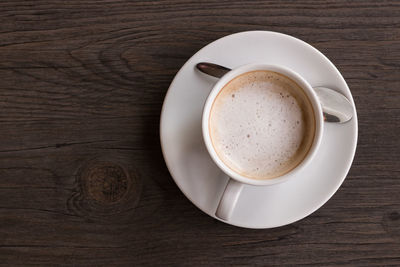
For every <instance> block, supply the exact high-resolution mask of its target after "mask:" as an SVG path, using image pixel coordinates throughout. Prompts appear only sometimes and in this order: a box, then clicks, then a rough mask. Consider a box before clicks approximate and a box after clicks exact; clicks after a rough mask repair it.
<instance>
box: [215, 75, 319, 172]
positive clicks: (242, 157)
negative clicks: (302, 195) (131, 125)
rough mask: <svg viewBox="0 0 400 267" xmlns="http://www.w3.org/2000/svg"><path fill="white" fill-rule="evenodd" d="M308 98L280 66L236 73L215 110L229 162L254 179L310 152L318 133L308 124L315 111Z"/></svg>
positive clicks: (221, 151) (220, 148)
mask: <svg viewBox="0 0 400 267" xmlns="http://www.w3.org/2000/svg"><path fill="white" fill-rule="evenodd" d="M300 94H302V95H300ZM305 100H306V101H307V100H308V99H307V98H306V97H305V94H304V92H303V91H302V89H301V87H299V85H297V84H296V83H295V82H294V81H292V80H290V79H289V78H287V77H286V76H283V75H281V74H278V73H276V72H271V71H253V72H249V73H246V74H242V75H241V76H239V77H237V78H235V79H234V80H232V81H231V82H230V83H229V84H228V85H226V86H225V87H224V88H223V89H222V91H221V92H220V94H219V95H218V96H217V98H216V100H215V102H214V104H213V107H212V110H211V117H210V133H211V139H212V143H213V146H214V148H215V150H216V152H217V154H218V155H219V157H220V158H221V159H222V160H223V161H224V162H225V164H226V165H227V166H228V167H230V168H231V169H233V170H234V171H236V172H238V173H241V174H242V175H245V176H248V177H250V178H254V179H268V178H274V177H277V176H280V175H282V174H284V173H286V172H288V171H290V170H291V169H293V168H294V167H295V166H297V165H298V164H299V163H300V162H301V160H302V159H303V158H304V156H305V154H306V153H307V152H308V149H309V146H310V145H311V142H312V138H313V132H311V133H310V132H309V130H308V128H309V126H310V117H309V113H312V112H309V111H308V110H305V107H308V106H310V105H309V104H307V103H306V104H305V103H304V101H305ZM306 112H307V114H305V113H306ZM307 127H308V128H307ZM310 134H312V136H311V138H310V136H309V135H310ZM305 137H306V138H305ZM305 139H307V140H305ZM307 146H308V147H307Z"/></svg>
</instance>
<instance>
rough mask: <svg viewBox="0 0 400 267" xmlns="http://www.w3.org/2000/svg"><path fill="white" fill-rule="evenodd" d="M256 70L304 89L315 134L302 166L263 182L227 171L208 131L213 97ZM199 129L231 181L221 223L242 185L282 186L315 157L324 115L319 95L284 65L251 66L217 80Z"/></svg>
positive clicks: (220, 214) (222, 203)
mask: <svg viewBox="0 0 400 267" xmlns="http://www.w3.org/2000/svg"><path fill="white" fill-rule="evenodd" d="M258 70H264V71H273V72H278V73H281V74H283V75H285V76H287V77H289V78H290V79H292V80H293V81H295V82H296V83H297V84H298V85H299V86H300V87H301V88H302V89H303V91H304V93H305V94H306V95H307V97H308V99H309V100H310V103H311V105H312V110H313V112H314V118H315V124H316V125H315V132H314V133H315V135H314V140H313V142H312V145H311V148H310V149H309V151H308V153H307V155H306V157H305V158H304V159H303V160H302V161H301V163H300V164H298V165H297V166H296V167H295V168H294V169H292V170H291V171H289V172H288V173H286V174H284V175H282V176H279V177H276V178H272V179H264V180H258V179H251V178H248V177H245V176H243V175H241V174H239V173H237V172H235V171H233V170H232V169H231V168H229V167H228V166H227V165H226V164H225V163H224V162H223V161H222V160H221V159H220V158H219V156H218V154H217V152H216V151H215V148H214V146H213V145H212V142H211V136H210V129H209V118H210V113H211V108H212V105H213V103H214V100H215V98H216V97H217V96H218V93H219V92H220V91H221V90H222V89H223V88H224V86H225V85H226V84H227V83H228V82H230V81H231V80H233V79H234V78H235V77H237V76H239V75H241V74H243V73H246V72H251V71H258ZM202 130H203V138H204V142H205V145H206V147H207V150H208V152H209V154H210V156H211V158H212V159H213V161H214V162H215V163H216V164H217V166H218V167H219V168H220V169H221V170H222V171H223V172H224V173H225V174H227V175H228V176H229V177H230V178H231V179H229V182H228V184H227V185H226V188H225V191H224V193H223V195H222V197H221V200H220V202H219V205H218V208H217V210H216V212H215V215H216V216H217V217H218V218H220V219H222V220H229V218H230V216H231V215H232V212H233V210H234V208H235V206H236V203H237V201H238V199H239V196H240V193H241V191H242V189H243V184H249V185H254V186H270V185H274V184H277V183H281V182H284V181H287V180H289V179H293V178H294V177H295V176H296V175H297V173H298V172H299V171H300V170H301V169H302V168H304V167H305V166H306V165H308V164H310V162H311V160H312V158H313V157H314V155H315V154H316V151H317V150H318V148H319V146H320V144H321V138H322V133H323V113H322V108H321V104H320V102H319V99H318V96H317V95H316V93H315V92H314V90H313V88H312V87H311V85H310V84H309V83H308V82H307V81H306V80H305V79H304V78H303V77H301V76H300V75H299V74H297V73H296V72H294V71H293V70H290V69H288V68H286V67H283V66H277V65H268V64H262V63H253V64H247V65H244V66H241V67H238V68H236V69H233V70H231V71H229V72H228V73H226V74H225V75H224V76H223V77H222V78H220V80H219V81H218V82H217V83H216V84H215V85H214V87H213V89H212V90H211V92H210V94H209V96H208V98H207V100H206V103H205V105H204V109H203V118H202Z"/></svg>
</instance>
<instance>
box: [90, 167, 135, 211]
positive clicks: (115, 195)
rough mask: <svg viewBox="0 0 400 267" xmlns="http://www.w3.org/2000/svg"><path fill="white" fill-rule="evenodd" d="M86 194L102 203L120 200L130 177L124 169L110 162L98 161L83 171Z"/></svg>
mask: <svg viewBox="0 0 400 267" xmlns="http://www.w3.org/2000/svg"><path fill="white" fill-rule="evenodd" d="M82 178H83V180H84V181H85V183H84V184H85V187H86V188H85V190H86V192H87V193H88V196H89V197H90V198H92V199H94V200H96V201H98V202H100V203H103V204H113V203H116V202H118V201H120V200H121V199H122V198H123V197H124V195H125V194H126V192H127V191H128V188H129V187H130V179H128V174H127V173H126V172H125V171H124V169H123V168H122V167H121V166H119V165H117V164H114V163H111V162H98V163H97V164H94V165H92V166H89V168H87V170H86V171H85V172H84V173H83V177H82Z"/></svg>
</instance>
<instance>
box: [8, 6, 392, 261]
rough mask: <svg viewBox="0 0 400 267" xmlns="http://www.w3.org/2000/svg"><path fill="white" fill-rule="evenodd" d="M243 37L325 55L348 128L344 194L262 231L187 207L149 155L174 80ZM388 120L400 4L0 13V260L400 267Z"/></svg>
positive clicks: (157, 153)
mask: <svg viewBox="0 0 400 267" xmlns="http://www.w3.org/2000/svg"><path fill="white" fill-rule="evenodd" d="M247 30H271V31H278V32H283V33H287V34H290V35H293V36H295V37H298V38H300V39H302V40H304V41H306V42H308V43H310V44H311V45H313V46H315V47H316V48H317V49H319V50H320V51H322V52H323V53H324V54H325V55H327V56H328V57H329V58H330V59H331V60H332V62H333V63H334V64H336V66H337V67H338V69H339V70H340V71H341V73H342V74H343V76H344V77H345V79H346V80H347V82H348V85H349V87H350V89H351V90H352V93H353V96H354V99H355V103H356V105H357V111H358V116H359V141H358V149H357V153H356V157H355V160H354V164H353V167H352V168H351V170H350V173H349V175H348V177H347V179H346V180H345V182H344V184H343V185H342V187H341V188H340V190H339V191H338V192H337V193H336V194H335V195H334V196H333V198H332V199H331V200H330V201H329V202H328V203H327V204H325V205H324V206H323V207H322V208H321V209H320V210H318V211H317V212H315V213H314V214H312V215H311V216H309V217H307V218H305V219H303V220H301V221H299V222H296V223H294V224H291V225H288V226H285V227H280V228H276V229H269V230H248V229H241V228H237V227H233V226H230V225H226V224H223V223H220V222H218V221H216V220H214V219H212V218H211V217H209V216H208V215H206V214H204V213H202V212H201V211H200V210H198V209H197V208H196V207H195V206H194V205H193V204H191V203H190V201H189V200H187V199H186V198H185V197H184V196H183V194H182V193H181V192H180V191H179V189H178V188H177V186H176V185H175V183H174V182H173V180H172V178H171V176H170V174H169V173H168V171H167V168H166V167H165V163H164V160H163V158H162V155H161V150H160V143H159V131H158V130H159V115H160V111H161V105H162V102H163V98H164V96H165V93H166V91H167V89H168V86H169V83H170V82H171V80H172V79H173V77H174V75H175V74H176V72H177V71H178V69H179V68H180V67H181V66H182V64H183V63H184V62H185V61H186V60H187V59H188V58H189V57H190V56H191V55H192V54H193V53H194V52H196V51H197V50H198V49H200V48H201V47H203V46H204V45H206V44H208V43H209V42H211V41H213V40H215V39H218V38H220V37H222V36H225V35H228V34H231V33H234V32H239V31H247ZM399 119H400V2H399V1H357V2H353V1H351V2H350V1H306V2H304V3H302V2H298V1H290V2H289V1H288V2H283V1H282V2H278V1H249V2H244V1H221V0H218V1H217V0H213V1H173V0H164V1H126V0H119V1H116V0H115V1H114V0H104V1H96V0H80V1H50V0H39V1H24V0H20V1H19V0H13V1H11V0H4V1H1V3H0V125H1V126H0V140H1V142H0V264H1V265H3V264H4V265H9V266H18V265H21V266H26V265H37V266H46V265H66V266H70V265H72V266H115V265H126V266H141V265H149V266H156V265H170V266H179V265H184V266H198V265H212V266H221V265H263V266H266V265H295V264H296V265H297V264H299V265H316V266H330V265H345V266H369V265H371V266H373V265H380V266H382V265H397V266H399V265H400V177H399V176H400V175H399V174H400V167H399V160H400V159H399V157H400V155H399V151H400V146H399V145H400V142H399V135H400V128H399V126H400V122H399Z"/></svg>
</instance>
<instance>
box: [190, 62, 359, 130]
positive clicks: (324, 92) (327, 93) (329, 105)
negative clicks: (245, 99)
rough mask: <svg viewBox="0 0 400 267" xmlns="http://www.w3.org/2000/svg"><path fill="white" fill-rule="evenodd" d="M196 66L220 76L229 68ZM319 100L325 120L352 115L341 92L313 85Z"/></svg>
mask: <svg viewBox="0 0 400 267" xmlns="http://www.w3.org/2000/svg"><path fill="white" fill-rule="evenodd" d="M196 68H197V69H198V70H200V71H201V72H203V73H205V74H208V75H210V76H213V77H216V78H221V77H222V76H223V75H224V74H225V73H227V72H228V71H230V70H231V69H229V68H226V67H224V66H221V65H217V64H214V63H208V62H200V63H198V64H197V65H196ZM313 89H314V90H315V92H316V93H317V95H318V98H319V100H320V102H321V106H322V111H323V113H324V120H325V121H326V122H338V123H345V122H347V121H349V120H351V118H352V117H353V106H352V104H351V102H350V101H349V100H348V99H347V98H346V97H345V96H344V95H342V94H341V93H338V92H336V91H334V90H332V89H329V88H326V87H320V86H319V87H313Z"/></svg>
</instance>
